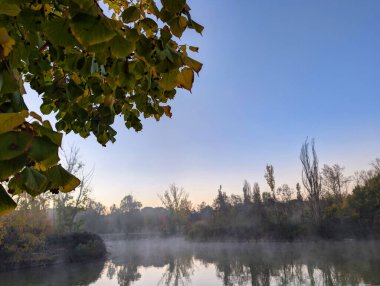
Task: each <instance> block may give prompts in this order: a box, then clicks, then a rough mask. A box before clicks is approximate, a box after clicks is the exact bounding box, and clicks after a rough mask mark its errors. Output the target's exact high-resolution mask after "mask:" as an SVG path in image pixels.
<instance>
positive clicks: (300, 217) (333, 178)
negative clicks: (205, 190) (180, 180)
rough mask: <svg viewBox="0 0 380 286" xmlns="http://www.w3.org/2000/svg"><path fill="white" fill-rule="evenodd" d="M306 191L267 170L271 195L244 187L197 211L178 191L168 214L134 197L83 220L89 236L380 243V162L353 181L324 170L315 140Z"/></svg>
mask: <svg viewBox="0 0 380 286" xmlns="http://www.w3.org/2000/svg"><path fill="white" fill-rule="evenodd" d="M300 161H301V164H302V187H301V184H300V183H297V184H296V185H295V186H294V188H292V187H290V186H289V185H288V184H282V185H278V186H277V185H276V179H275V170H274V167H273V166H272V165H270V164H268V165H267V166H266V167H265V174H264V177H265V179H266V182H267V184H268V188H269V191H261V188H260V186H259V184H258V183H253V184H252V185H251V184H250V183H249V182H248V181H244V183H243V187H242V193H241V194H240V195H237V194H231V195H228V194H227V193H226V192H224V191H223V189H222V186H220V187H219V189H218V191H217V194H216V197H215V199H214V201H213V203H212V204H206V203H205V202H203V203H201V204H200V205H198V206H196V207H194V206H193V205H192V203H191V201H190V200H189V197H188V194H187V193H186V192H185V191H184V190H183V189H180V188H179V187H177V186H176V185H174V184H173V185H171V186H169V189H168V190H167V191H165V192H164V194H163V195H160V196H159V198H160V200H161V202H162V205H163V207H158V208H151V207H145V208H142V204H141V203H140V202H138V201H136V200H135V198H133V196H132V195H127V196H126V197H125V198H124V199H123V200H122V201H121V202H120V205H119V206H116V205H113V206H112V207H111V209H110V211H109V212H106V209H105V208H104V207H102V208H99V207H98V208H89V209H87V210H86V211H85V212H82V213H81V214H80V220H81V221H82V222H83V227H84V229H86V230H92V231H96V232H100V233H112V232H115V233H116V232H121V233H126V234H149V233H150V234H160V235H161V234H164V235H177V234H181V235H186V236H187V237H189V238H191V239H197V240H219V239H227V240H229V239H231V240H261V239H265V240H298V239H301V240H302V239H305V240H306V239H313V238H323V239H344V238H378V237H379V236H380V159H376V160H375V161H374V162H373V163H372V168H371V169H370V170H368V171H360V172H356V173H355V175H354V176H346V175H345V174H344V167H342V166H340V165H338V164H334V165H332V166H330V165H323V167H322V168H320V166H319V160H318V156H317V152H316V149H315V145H314V141H313V140H312V141H311V142H308V141H306V142H305V143H304V144H303V145H302V148H301V152H300Z"/></svg>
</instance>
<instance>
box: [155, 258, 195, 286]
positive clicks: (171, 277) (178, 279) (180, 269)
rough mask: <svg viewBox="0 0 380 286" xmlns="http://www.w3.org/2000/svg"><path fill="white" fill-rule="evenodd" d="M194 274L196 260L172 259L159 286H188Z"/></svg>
mask: <svg viewBox="0 0 380 286" xmlns="http://www.w3.org/2000/svg"><path fill="white" fill-rule="evenodd" d="M193 274H194V259H193V257H192V256H187V257H179V258H174V257H171V258H170V262H169V264H168V265H167V266H166V267H165V270H164V273H163V274H162V277H161V280H160V281H159V282H158V285H165V286H179V285H181V286H186V285H190V284H191V279H190V277H191V276H192V275H193Z"/></svg>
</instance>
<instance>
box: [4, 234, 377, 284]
mask: <svg viewBox="0 0 380 286" xmlns="http://www.w3.org/2000/svg"><path fill="white" fill-rule="evenodd" d="M107 247H108V251H109V260H108V261H107V262H106V265H105V266H104V267H103V265H104V263H92V264H91V263H89V264H76V265H64V266H63V265H56V266H52V267H48V268H45V269H25V270H22V271H13V272H4V273H0V281H1V282H0V284H1V285H2V286H3V285H12V286H21V285H90V284H91V285H97V286H99V285H120V286H127V285H135V284H136V282H137V281H138V282H140V283H145V285H157V283H158V284H159V285H165V286H171V285H173V286H177V285H178V286H179V285H181V286H186V285H193V284H192V283H194V285H206V284H208V283H207V282H208V281H212V282H213V283H214V284H213V285H257V286H259V285H260V286H263V285H358V284H364V283H366V284H370V285H379V284H380V271H379V269H380V242H370V241H363V242H353V241H341V242H318V243H306V242H305V243H252V244H250V243H240V244H237V243H236V244H235V243H191V242H185V241H183V240H180V239H177V240H173V239H172V240H170V239H166V240H164V239H162V240H160V239H158V240H153V241H152V240H134V241H128V240H120V241H117V242H115V241H114V242H112V241H108V242H107ZM209 266H211V267H209ZM150 271H151V272H150ZM149 273H154V275H152V276H151V277H148V276H149V275H151V274H149ZM201 273H202V274H201ZM198 274H199V275H198ZM146 275H148V276H146ZM200 277H201V278H200ZM199 279H201V282H199V281H200V280H199ZM107 280H108V281H109V283H108V282H105V281H107ZM146 280H149V282H146ZM193 281H194V282H193ZM104 282H105V284H104ZM210 284H211V283H210Z"/></svg>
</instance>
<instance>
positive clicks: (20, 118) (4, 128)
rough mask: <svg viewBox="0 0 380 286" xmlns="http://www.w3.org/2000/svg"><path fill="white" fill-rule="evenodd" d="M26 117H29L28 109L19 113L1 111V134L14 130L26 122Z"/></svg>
mask: <svg viewBox="0 0 380 286" xmlns="http://www.w3.org/2000/svg"><path fill="white" fill-rule="evenodd" d="M26 117H28V111H26V110H23V111H21V112H17V113H0V122H1V124H0V134H1V133H5V132H8V131H12V130H13V129H14V128H16V127H17V126H19V125H21V124H22V123H24V121H25V118H26Z"/></svg>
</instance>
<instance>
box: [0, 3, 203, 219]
mask: <svg viewBox="0 0 380 286" xmlns="http://www.w3.org/2000/svg"><path fill="white" fill-rule="evenodd" d="M101 2H104V3H101ZM107 9H108V10H107ZM106 10H107V11H106ZM186 29H194V30H195V31H196V32H199V33H201V32H202V30H203V27H202V26H201V25H199V24H198V23H196V22H195V21H194V20H193V19H192V17H191V15H190V7H189V6H188V5H187V4H186V0H179V1H178V0H175V1H174V0H162V1H161V3H155V1H153V0H137V1H133V0H131V1H118V0H104V1H100V0H54V1H53V0H42V1H30V0H29V1H27V0H16V1H13V0H12V1H10V0H4V1H1V3H0V150H1V152H0V183H1V184H0V214H1V213H4V212H7V211H9V210H11V209H14V208H15V207H16V203H15V202H14V201H13V200H12V198H11V197H10V196H9V195H8V193H9V194H11V195H15V194H20V193H22V192H27V193H28V194H30V195H32V196H37V195H39V194H41V193H44V192H46V191H48V190H50V191H51V192H53V193H58V192H59V191H61V192H69V191H71V190H73V189H75V188H76V187H77V186H78V185H79V184H80V181H79V179H78V178H76V177H75V176H73V175H72V174H70V173H69V172H68V171H66V170H65V169H64V168H63V167H62V166H61V165H60V164H59V160H60V159H59V156H58V148H59V147H60V146H61V140H62V133H61V132H64V133H69V132H71V131H73V132H74V133H77V134H79V135H80V136H82V137H84V138H86V137H88V136H89V135H90V134H93V135H95V136H96V138H97V140H98V142H99V143H100V144H102V145H105V144H106V143H107V142H109V141H111V142H114V141H115V135H116V131H115V130H114V129H113V128H112V124H113V123H114V120H115V116H117V115H120V116H122V117H123V118H124V121H125V125H126V127H127V128H133V129H134V130H136V131H140V130H141V129H142V124H141V118H142V117H144V118H148V117H153V118H155V119H156V120H159V119H160V118H161V116H163V115H164V114H165V115H166V116H169V117H171V111H170V106H169V105H168V104H167V103H168V101H169V100H171V99H173V98H174V97H175V94H176V88H184V89H187V90H191V88H192V84H193V80H194V73H198V72H199V71H200V70H201V67H202V65H201V63H199V62H197V61H196V60H194V59H193V58H191V57H190V56H189V55H188V53H189V52H191V51H192V52H196V51H197V50H198V48H196V47H192V46H187V45H186V44H179V43H178V42H179V38H180V37H181V36H182V34H183V33H184V31H185V30H186ZM25 82H27V83H29V85H30V87H31V88H32V89H34V90H35V91H37V92H38V94H39V95H40V96H41V99H42V102H43V103H42V105H41V107H40V111H41V113H42V114H51V113H53V114H54V115H55V118H56V123H55V128H54V127H53V126H52V124H51V122H49V121H48V120H43V118H42V116H41V114H39V113H40V112H39V111H31V110H28V107H27V106H26V104H25V102H24V100H23V95H24V94H25V89H24V83H25Z"/></svg>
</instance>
